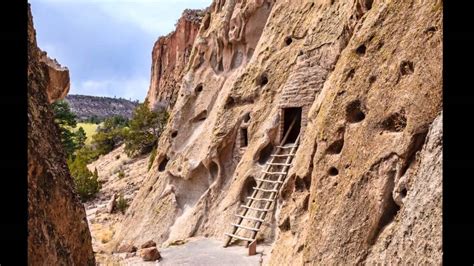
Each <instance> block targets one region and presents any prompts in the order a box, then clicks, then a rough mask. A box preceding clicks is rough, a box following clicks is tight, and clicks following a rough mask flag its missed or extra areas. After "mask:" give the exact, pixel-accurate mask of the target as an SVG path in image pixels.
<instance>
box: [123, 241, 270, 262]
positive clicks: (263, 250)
mask: <svg viewBox="0 0 474 266" xmlns="http://www.w3.org/2000/svg"><path fill="white" fill-rule="evenodd" d="M222 244H223V242H222V241H218V240H214V239H209V238H199V239H192V240H190V241H189V242H187V243H185V244H183V245H179V246H171V247H168V248H161V249H159V250H160V254H161V256H162V259H161V260H160V261H158V262H144V261H143V260H142V259H141V258H140V257H138V256H135V257H132V258H128V259H125V260H122V261H120V263H119V264H120V265H160V266H171V265H173V266H174V265H193V266H195V265H197V266H200V265H203V266H204V265H206V266H207V265H242V266H258V265H262V263H265V261H266V258H268V253H269V251H270V247H269V246H263V245H260V246H257V255H255V256H248V254H247V252H248V249H246V248H245V247H243V246H230V247H227V248H223V247H222Z"/></svg>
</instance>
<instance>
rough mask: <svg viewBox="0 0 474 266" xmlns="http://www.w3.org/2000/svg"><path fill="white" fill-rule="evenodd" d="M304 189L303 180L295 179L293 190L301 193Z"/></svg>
mask: <svg viewBox="0 0 474 266" xmlns="http://www.w3.org/2000/svg"><path fill="white" fill-rule="evenodd" d="M305 188H306V184H305V182H304V180H303V178H299V177H296V179H295V190H296V191H300V192H303V191H304V190H305Z"/></svg>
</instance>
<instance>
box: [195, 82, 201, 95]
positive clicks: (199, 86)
mask: <svg viewBox="0 0 474 266" xmlns="http://www.w3.org/2000/svg"><path fill="white" fill-rule="evenodd" d="M194 91H195V92H196V93H200V92H201V91H202V84H199V85H197V86H196V88H195V89H194Z"/></svg>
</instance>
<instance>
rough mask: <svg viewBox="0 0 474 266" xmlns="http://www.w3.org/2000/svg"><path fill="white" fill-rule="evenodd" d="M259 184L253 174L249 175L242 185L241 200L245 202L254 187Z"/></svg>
mask: <svg viewBox="0 0 474 266" xmlns="http://www.w3.org/2000/svg"><path fill="white" fill-rule="evenodd" d="M256 186H257V181H255V178H254V177H253V176H248V177H247V178H246V179H245V181H244V184H243V186H242V190H241V192H240V196H241V197H240V202H242V203H245V202H246V201H247V197H250V196H252V193H253V188H254V187H256Z"/></svg>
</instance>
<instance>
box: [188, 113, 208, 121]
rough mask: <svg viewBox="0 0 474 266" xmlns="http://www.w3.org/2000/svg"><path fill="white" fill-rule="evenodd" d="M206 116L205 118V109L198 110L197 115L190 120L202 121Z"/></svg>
mask: <svg viewBox="0 0 474 266" xmlns="http://www.w3.org/2000/svg"><path fill="white" fill-rule="evenodd" d="M206 118H207V110H202V111H201V112H199V114H197V115H196V116H195V117H194V118H193V119H192V122H196V121H204V120H206Z"/></svg>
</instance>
